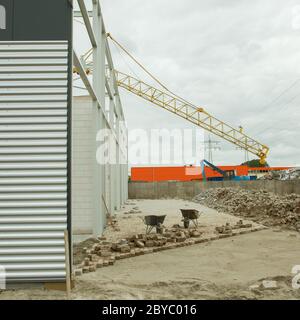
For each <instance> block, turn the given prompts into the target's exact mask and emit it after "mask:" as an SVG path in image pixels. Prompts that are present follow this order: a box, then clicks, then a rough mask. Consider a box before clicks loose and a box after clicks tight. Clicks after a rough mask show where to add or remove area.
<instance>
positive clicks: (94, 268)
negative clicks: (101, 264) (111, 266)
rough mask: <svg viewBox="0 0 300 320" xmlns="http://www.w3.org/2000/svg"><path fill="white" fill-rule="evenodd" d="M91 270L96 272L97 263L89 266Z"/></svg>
mask: <svg viewBox="0 0 300 320" xmlns="http://www.w3.org/2000/svg"><path fill="white" fill-rule="evenodd" d="M89 271H90V272H95V271H96V265H95V264H92V265H90V266H89Z"/></svg>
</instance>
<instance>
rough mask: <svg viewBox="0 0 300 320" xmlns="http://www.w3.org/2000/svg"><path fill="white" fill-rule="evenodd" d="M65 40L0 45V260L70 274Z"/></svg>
mask: <svg viewBox="0 0 300 320" xmlns="http://www.w3.org/2000/svg"><path fill="white" fill-rule="evenodd" d="M67 102H68V42H67V41H59V42H53V41H48V42H40V41H39V42H16V41H13V42H0V265H2V266H4V267H5V268H6V272H7V276H8V280H9V281H53V280H62V279H64V278H65V250H64V229H66V228H67V129H68V127H67V126H68V121H67V119H68V117H67V105H68V103H67Z"/></svg>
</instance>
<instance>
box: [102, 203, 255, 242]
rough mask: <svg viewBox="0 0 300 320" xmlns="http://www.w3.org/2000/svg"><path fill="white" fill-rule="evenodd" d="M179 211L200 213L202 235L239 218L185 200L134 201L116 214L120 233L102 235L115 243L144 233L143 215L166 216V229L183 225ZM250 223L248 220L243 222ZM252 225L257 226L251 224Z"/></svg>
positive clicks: (112, 232) (108, 232)
mask: <svg viewBox="0 0 300 320" xmlns="http://www.w3.org/2000/svg"><path fill="white" fill-rule="evenodd" d="M133 208H137V210H136V211H137V212H139V211H141V212H140V213H128V212H130V211H132V210H133ZM180 209H197V210H198V211H199V212H200V214H201V215H200V219H199V221H198V223H199V230H200V231H201V232H202V233H203V235H207V234H213V233H214V232H215V227H216V226H221V225H223V224H225V223H226V222H229V223H231V224H235V223H236V222H237V221H239V220H240V219H241V218H239V217H234V216H232V215H229V214H225V213H219V212H217V211H216V210H214V209H210V208H208V207H205V206H203V205H201V204H199V203H195V202H191V201H185V200H173V199H169V200H134V201H128V204H127V205H124V206H123V207H122V209H121V210H120V212H119V214H118V226H119V227H120V231H113V230H112V229H111V228H108V229H107V230H105V232H104V235H105V236H106V237H107V239H108V240H110V241H115V240H118V239H122V238H125V237H127V236H128V235H134V234H137V233H144V232H145V230H146V229H145V224H144V222H143V220H142V217H143V216H144V215H148V214H150V215H151V214H156V215H167V216H166V218H165V221H164V226H165V227H166V228H171V227H172V226H173V225H174V224H180V225H183V224H182V222H181V219H182V216H181V212H180ZM243 221H244V222H245V223H246V222H251V221H250V220H245V219H244V220H243ZM253 225H258V224H256V223H253ZM191 226H193V225H192V224H191Z"/></svg>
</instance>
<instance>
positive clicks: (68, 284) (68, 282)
mask: <svg viewBox="0 0 300 320" xmlns="http://www.w3.org/2000/svg"><path fill="white" fill-rule="evenodd" d="M64 238H65V255H66V260H65V261H66V289H67V298H68V300H70V299H71V270H70V250H69V233H68V230H65V231H64Z"/></svg>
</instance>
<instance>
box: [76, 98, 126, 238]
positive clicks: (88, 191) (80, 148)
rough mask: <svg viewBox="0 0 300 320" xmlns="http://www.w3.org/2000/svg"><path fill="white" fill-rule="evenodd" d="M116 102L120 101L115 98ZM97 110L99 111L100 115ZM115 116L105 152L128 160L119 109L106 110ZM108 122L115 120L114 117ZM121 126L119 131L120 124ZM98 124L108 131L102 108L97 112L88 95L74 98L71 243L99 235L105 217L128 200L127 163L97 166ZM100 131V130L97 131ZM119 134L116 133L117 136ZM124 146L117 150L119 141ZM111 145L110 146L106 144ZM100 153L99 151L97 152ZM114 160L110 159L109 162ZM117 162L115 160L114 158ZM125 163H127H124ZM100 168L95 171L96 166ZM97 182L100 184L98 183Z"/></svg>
mask: <svg viewBox="0 0 300 320" xmlns="http://www.w3.org/2000/svg"><path fill="white" fill-rule="evenodd" d="M118 101H119V98H118ZM99 111H100V112H99ZM107 112H110V113H111V114H113V113H115V114H117V115H118V116H117V117H115V121H117V123H116V124H115V126H114V125H113V124H111V125H112V127H115V130H116V136H115V135H114V134H111V139H107V141H106V143H107V145H106V149H108V150H109V151H111V149H112V148H113V149H115V152H114V154H115V155H116V154H117V153H119V154H120V156H121V157H122V158H123V160H124V159H127V146H126V141H127V131H126V127H124V126H123V124H124V116H123V112H122V106H121V104H120V103H118V104H117V105H114V104H110V108H108V111H107ZM109 119H112V120H113V119H114V117H113V116H111V117H109ZM118 123H121V127H122V130H121V128H119V127H120V126H119V124H118ZM98 125H100V126H102V129H106V128H107V124H105V121H104V116H103V114H102V112H101V109H96V110H95V106H94V104H93V101H92V99H91V98H90V97H89V96H78V97H74V101H73V115H72V128H73V129H72V135H73V147H72V150H73V151H72V229H73V236H74V240H75V241H77V239H78V240H82V239H84V238H86V237H90V236H97V235H100V234H101V232H102V231H103V229H104V227H105V223H106V214H107V211H109V213H110V214H113V213H114V212H115V210H118V209H120V206H121V204H123V203H124V201H125V200H126V199H127V193H128V191H127V187H128V168H127V164H126V163H124V161H123V164H117V163H109V160H110V159H107V163H106V164H103V165H99V164H98V163H97V159H96V152H97V151H96V148H100V146H101V141H96V135H97V131H98V130H99V128H98ZM100 130H101V129H100ZM117 131H119V134H117ZM117 136H118V140H120V141H122V144H121V143H120V145H122V146H123V147H121V148H120V146H119V141H117V139H115V137H117ZM109 142H110V144H111V145H108V143H109ZM107 147H108V148H107ZM100 151H101V150H100ZM112 160H113V159H112ZM116 160H117V159H116ZM125 162H126V161H125ZM97 166H98V167H99V168H98V169H97V168H95V167H97ZM99 182H100V183H99Z"/></svg>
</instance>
